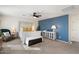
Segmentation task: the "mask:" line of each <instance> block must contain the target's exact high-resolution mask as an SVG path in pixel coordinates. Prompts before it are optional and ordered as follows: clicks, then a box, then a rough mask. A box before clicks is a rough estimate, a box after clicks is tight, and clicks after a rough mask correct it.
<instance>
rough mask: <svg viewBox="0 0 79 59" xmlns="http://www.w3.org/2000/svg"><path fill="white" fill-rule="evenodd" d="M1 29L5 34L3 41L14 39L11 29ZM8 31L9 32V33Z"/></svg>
mask: <svg viewBox="0 0 79 59" xmlns="http://www.w3.org/2000/svg"><path fill="white" fill-rule="evenodd" d="M0 31H1V32H2V33H3V34H4V35H3V41H9V40H12V36H11V32H10V30H9V29H0ZM6 33H8V35H7V34H6ZM5 34H6V35H5Z"/></svg>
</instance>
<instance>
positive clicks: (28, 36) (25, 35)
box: [19, 31, 42, 45]
mask: <svg viewBox="0 0 79 59" xmlns="http://www.w3.org/2000/svg"><path fill="white" fill-rule="evenodd" d="M19 36H20V39H21V41H22V43H23V44H27V45H28V42H29V40H34V39H37V38H42V36H41V31H35V32H20V33H19Z"/></svg>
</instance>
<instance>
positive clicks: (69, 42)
mask: <svg viewBox="0 0 79 59" xmlns="http://www.w3.org/2000/svg"><path fill="white" fill-rule="evenodd" d="M56 40H57V41H60V42H62V43H67V44H72V42H71V41H68V42H66V41H62V40H58V39H56Z"/></svg>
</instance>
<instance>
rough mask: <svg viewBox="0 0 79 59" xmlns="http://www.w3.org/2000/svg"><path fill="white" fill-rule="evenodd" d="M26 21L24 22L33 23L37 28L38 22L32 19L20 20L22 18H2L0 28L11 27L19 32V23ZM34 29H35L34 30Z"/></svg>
mask: <svg viewBox="0 0 79 59" xmlns="http://www.w3.org/2000/svg"><path fill="white" fill-rule="evenodd" d="M20 21H26V22H34V23H35V24H36V27H37V26H38V22H37V21H35V20H34V19H32V18H22V17H14V16H4V17H2V19H1V28H6V29H10V30H11V27H12V26H15V28H16V31H17V32H18V31H19V22H20ZM36 27H35V28H36Z"/></svg>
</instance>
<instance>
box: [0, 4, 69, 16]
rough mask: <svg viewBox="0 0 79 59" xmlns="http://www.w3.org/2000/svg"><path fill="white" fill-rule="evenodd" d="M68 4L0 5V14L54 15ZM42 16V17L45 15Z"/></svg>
mask: <svg viewBox="0 0 79 59" xmlns="http://www.w3.org/2000/svg"><path fill="white" fill-rule="evenodd" d="M69 6H70V5H0V14H2V15H11V16H18V17H30V16H32V14H33V12H39V13H40V14H41V15H45V16H46V15H47V16H48V15H50V16H51V15H52V17H53V15H55V14H58V13H63V12H62V10H63V9H65V8H67V7H69ZM45 16H43V17H45Z"/></svg>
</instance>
